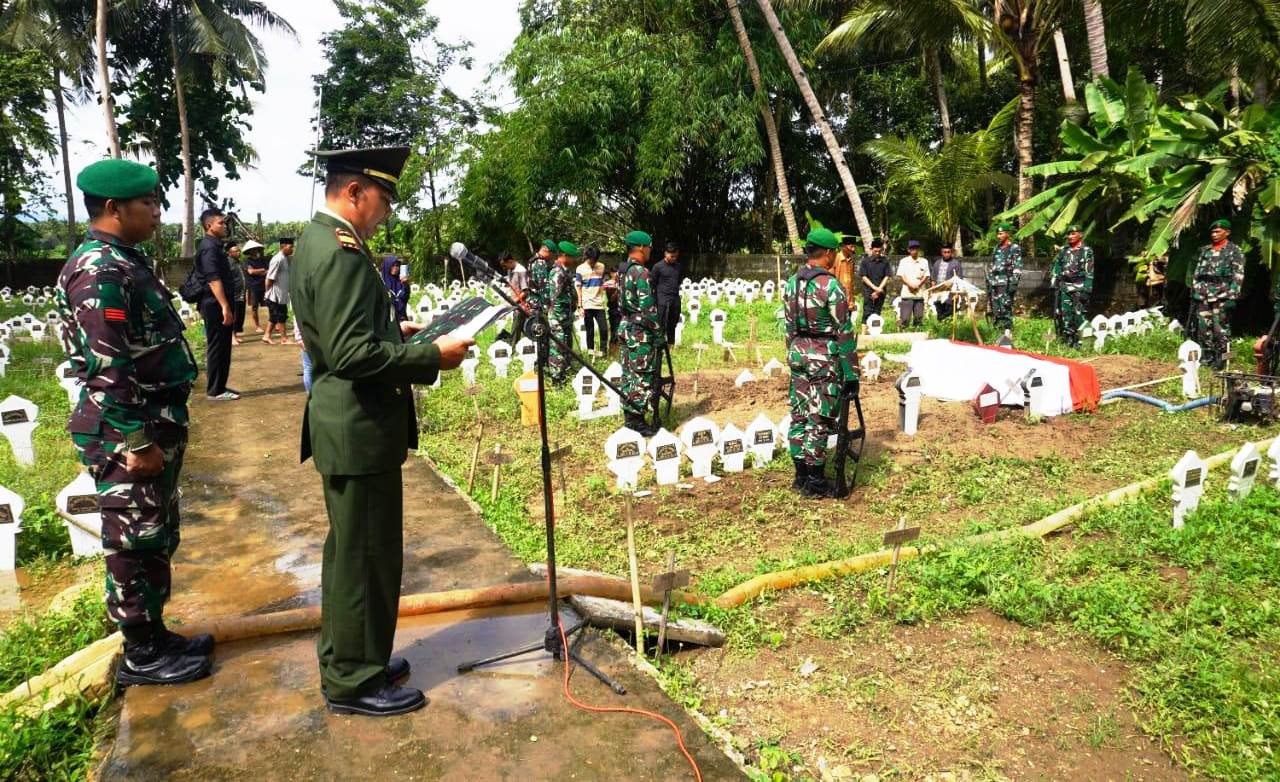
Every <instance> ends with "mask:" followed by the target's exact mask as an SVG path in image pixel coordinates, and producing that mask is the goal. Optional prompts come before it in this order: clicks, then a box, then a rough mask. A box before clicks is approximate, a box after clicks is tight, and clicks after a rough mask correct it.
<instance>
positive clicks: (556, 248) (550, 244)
mask: <svg viewBox="0 0 1280 782" xmlns="http://www.w3.org/2000/svg"><path fill="white" fill-rule="evenodd" d="M542 246H543V247H545V248H547V249H548V250H550V251H551V252H553V253H558V252H560V245H558V244H556V240H555V239H543V240H542Z"/></svg>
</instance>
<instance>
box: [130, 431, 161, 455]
mask: <svg viewBox="0 0 1280 782" xmlns="http://www.w3.org/2000/svg"><path fill="white" fill-rule="evenodd" d="M154 444H155V442H154V441H153V440H152V439H151V435H150V434H149V433H148V432H147V428H146V427H145V426H144V427H142V428H141V429H138V430H136V431H132V432H130V433H128V434H126V435H125V436H124V446H125V448H126V449H127V450H128V451H129V452H130V453H137V452H139V451H145V450H147V449H148V448H150V447H151V446H152V445H154Z"/></svg>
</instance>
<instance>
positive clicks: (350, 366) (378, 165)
mask: <svg viewBox="0 0 1280 782" xmlns="http://www.w3.org/2000/svg"><path fill="white" fill-rule="evenodd" d="M316 154H317V155H318V156H319V157H320V158H322V159H323V160H324V161H326V164H327V175H326V177H325V205H324V206H323V207H321V208H320V210H319V211H317V212H316V214H315V216H314V217H313V218H312V219H311V223H310V224H309V225H308V226H307V228H306V230H304V231H303V232H302V236H300V237H299V238H298V246H297V250H296V252H295V253H294V256H293V268H292V275H293V279H292V281H291V283H290V289H291V290H290V296H291V298H292V300H293V311H294V317H295V319H296V321H297V323H298V325H299V327H300V329H301V331H302V337H303V341H304V343H305V344H306V346H307V353H308V354H310V356H311V361H312V386H311V393H310V395H309V397H308V399H307V407H306V413H305V415H304V417H303V422H302V458H303V460H304V461H305V460H306V459H308V458H311V459H313V460H314V462H315V466H316V470H317V471H318V472H319V473H320V479H321V484H322V486H323V489H324V501H325V509H326V510H327V511H328V515H329V536H328V537H327V538H326V539H325V544H324V559H323V564H322V569H321V575H320V590H321V601H322V603H321V605H322V608H321V620H320V641H319V643H318V645H317V652H318V654H319V657H320V680H321V688H322V690H323V692H324V696H325V700H326V701H327V703H328V705H329V708H330V710H332V711H335V712H339V713H346V714H367V715H372V716H385V715H391V714H403V713H405V712H409V711H413V710H415V709H419V708H422V707H423V706H424V705H426V698H425V697H424V696H423V694H422V692H421V691H420V690H417V689H414V688H411V687H401V686H398V685H397V684H396V682H397V681H400V680H402V679H404V677H406V676H408V674H409V664H408V662H407V661H406V660H404V658H400V657H391V644H392V641H393V640H394V638H395V631H396V615H397V609H398V604H399V601H400V572H401V568H402V564H403V562H402V556H403V529H402V520H403V519H402V510H403V507H402V505H403V503H402V500H403V492H402V485H401V477H400V465H401V464H403V463H404V460H405V458H406V455H407V453H408V450H409V449H410V448H416V447H417V445H418V442H417V440H418V426H417V420H416V416H415V412H414V407H413V394H412V393H411V391H410V384H411V383H431V382H433V381H435V379H436V375H437V374H438V373H439V372H440V371H441V370H444V369H452V368H454V367H456V366H458V364H460V363H461V362H462V359H463V358H464V357H465V355H466V349H467V347H468V346H470V345H471V344H473V343H472V341H471V340H460V339H455V338H453V337H448V336H445V337H441V338H439V339H437V340H436V341H435V342H434V343H428V344H407V343H406V342H405V338H406V337H408V336H410V335H412V334H414V333H416V332H417V331H418V330H419V328H420V327H419V326H417V325H415V324H413V323H409V322H403V323H398V322H397V321H396V318H395V313H394V310H393V309H392V306H391V299H390V298H389V296H388V294H387V290H386V288H385V287H384V286H383V284H382V278H381V275H380V274H379V270H378V269H377V267H376V264H375V261H374V258H373V256H372V255H371V254H370V252H369V249H368V247H367V245H366V244H365V242H366V241H367V240H368V239H369V237H370V236H371V235H372V234H373V232H374V231H375V230H376V229H377V227H378V225H379V224H381V223H382V221H383V220H385V219H386V217H387V215H388V213H389V212H390V211H391V203H392V201H393V200H394V198H395V195H396V185H397V181H398V178H399V176H400V171H401V169H402V168H403V167H404V163H405V160H406V159H407V158H408V156H409V148H408V147H389V148H382V149H356V150H342V151H337V152H318V153H316Z"/></svg>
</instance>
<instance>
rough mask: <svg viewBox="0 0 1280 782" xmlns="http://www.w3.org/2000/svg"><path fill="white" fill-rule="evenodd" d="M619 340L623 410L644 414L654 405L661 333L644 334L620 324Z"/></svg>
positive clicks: (638, 329) (635, 327)
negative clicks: (655, 376)
mask: <svg viewBox="0 0 1280 782" xmlns="http://www.w3.org/2000/svg"><path fill="white" fill-rule="evenodd" d="M618 332H619V334H618V336H619V337H620V338H621V339H622V382H621V383H620V384H619V385H620V386H621V388H622V403H623V407H624V408H625V409H626V410H629V411H633V412H644V411H645V410H647V409H648V407H649V405H650V404H651V403H652V402H653V385H654V375H655V374H656V373H657V370H658V357H659V355H660V354H661V352H662V345H663V342H662V333H661V332H657V331H655V332H647V331H645V330H644V329H642V328H641V327H639V326H637V325H635V324H634V323H628V322H626V321H623V323H622V325H621V326H620V327H619V328H618Z"/></svg>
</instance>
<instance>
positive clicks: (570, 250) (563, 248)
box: [556, 242, 580, 258]
mask: <svg viewBox="0 0 1280 782" xmlns="http://www.w3.org/2000/svg"><path fill="white" fill-rule="evenodd" d="M556 249H557V251H558V252H559V253H560V254H561V255H567V256H569V257H570V258H577V257H578V255H579V254H580V253H579V252H578V245H576V244H574V243H573V242H561V243H560V244H559V245H558V246H557V248H556Z"/></svg>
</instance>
